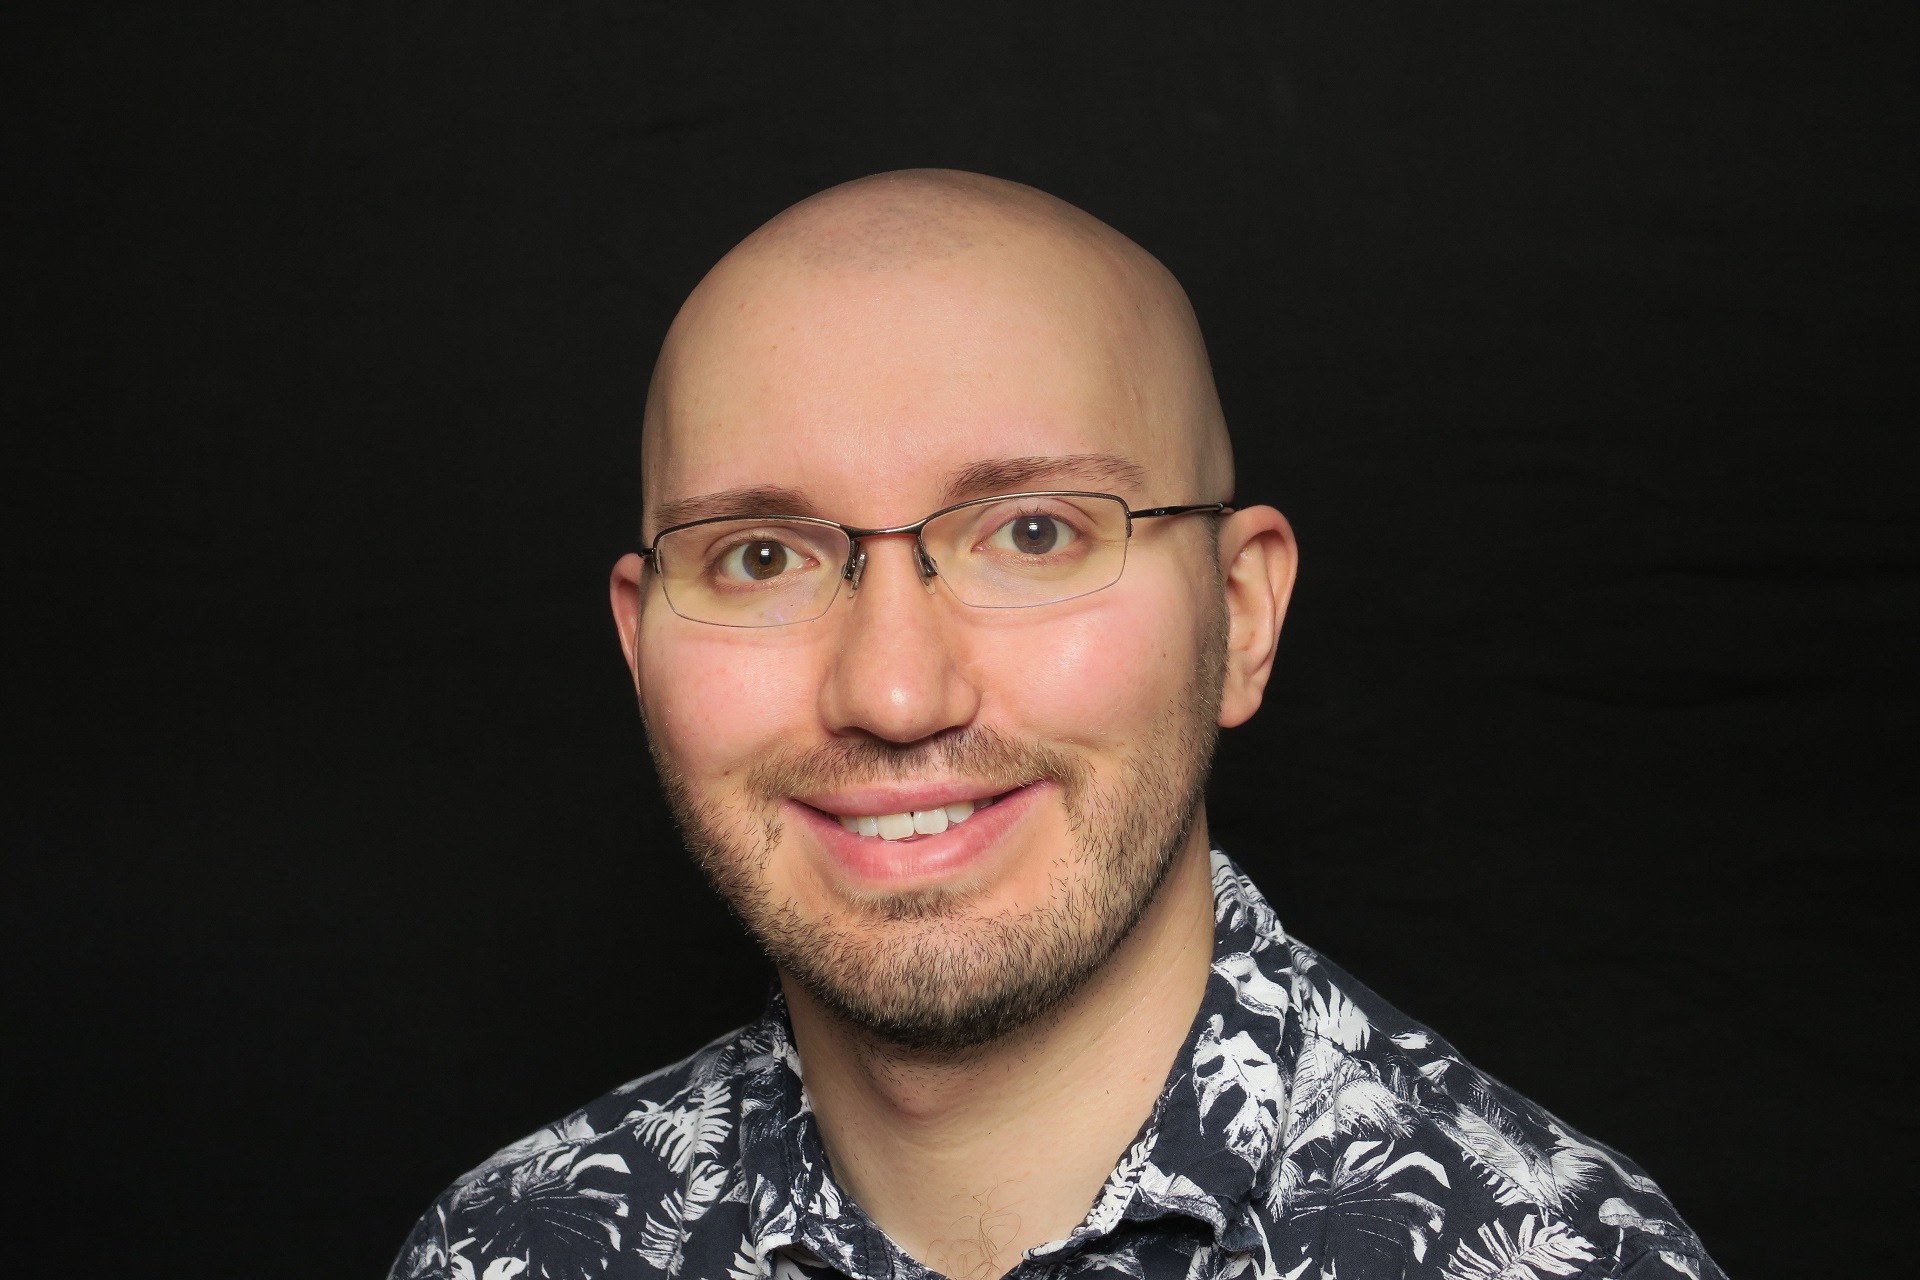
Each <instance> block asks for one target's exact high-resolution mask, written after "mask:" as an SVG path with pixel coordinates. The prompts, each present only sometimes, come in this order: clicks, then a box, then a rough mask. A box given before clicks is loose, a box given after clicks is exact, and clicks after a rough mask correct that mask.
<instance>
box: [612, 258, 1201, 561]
mask: <svg viewBox="0 0 1920 1280" xmlns="http://www.w3.org/2000/svg"><path fill="white" fill-rule="evenodd" d="M1011 257H1012V261H1011V262H1007V261H1004V260H1003V261H1001V262H998V263H996V265H995V269H992V270H981V269H978V266H977V264H974V263H971V262H960V263H953V262H946V263H938V264H932V265H925V266H921V267H919V268H917V269H911V270H897V271H889V272H883V273H856V274H846V275H829V274H822V273H817V272H808V271H804V270H769V271H764V272H761V273H759V274H757V275H751V276H746V277H745V278H742V279H738V280H732V281H723V282H722V287H718V288H715V289H713V290H711V291H707V290H705V289H704V287H703V293H704V294H705V296H703V297H699V298H697V299H696V301H695V302H694V303H690V304H689V307H688V309H687V311H686V312H684V313H683V315H682V317H681V320H680V321H679V322H676V326H675V333H674V335H673V336H672V338H670V340H669V344H668V349H667V351H666V353H665V354H664V355H663V358H662V362H661V370H660V372H659V374H658V375H656V386H655V394H654V396H653V400H652V403H651V404H650V407H649V417H648V423H647V444H646V450H645V452H646V463H647V474H646V478H645V486H646V500H647V505H648V510H649V513H650V515H649V525H650V526H651V527H653V528H659V527H660V526H661V522H660V521H658V520H655V519H654V518H653V516H652V514H651V513H654V512H659V511H661V510H663V509H665V508H673V507H679V508H681V509H685V504H686V503H687V502H688V500H690V499H694V498H697V497H699V496H701V495H707V494H713V493H721V492H726V491H732V490H744V489H753V488H757V487H768V486H778V487H780V488H784V489H789V490H793V491H795V492H797V493H799V494H802V495H805V496H806V497H807V498H808V500H809V502H808V505H809V506H811V507H813V508H814V509H816V510H818V512H819V513H820V514H824V515H829V516H831V517H833V518H835V519H839V520H842V521H845V522H847V523H853V524H871V525H885V524H889V523H900V522H904V521H907V520H912V519H917V518H918V517H919V516H921V515H924V514H925V513H926V512H927V511H928V510H931V509H932V508H933V507H934V506H937V505H939V504H940V502H941V501H943V500H945V499H946V498H948V497H950V496H951V495H952V493H953V491H954V487H955V480H956V477H963V476H965V475H967V474H972V475H973V476H974V477H975V478H976V479H978V478H980V477H982V476H991V475H992V474H993V464H995V463H1007V462H1009V461H1017V462H1021V463H1024V464H1032V463H1033V461H1034V460H1036V459H1047V458H1068V457H1073V458H1078V459H1080V460H1081V463H1082V464H1083V465H1081V466H1080V468H1079V472H1080V473H1082V474H1085V475H1086V476H1087V479H1084V480H1076V479H1075V478H1074V475H1072V474H1067V473H1063V474H1061V475H1060V476H1059V477H1058V479H1057V480H1045V478H1044V477H1043V476H1042V475H1041V469H1036V468H1034V467H1032V466H1031V465H1029V473H1030V474H1032V475H1033V476H1034V477H1035V478H1034V480H1033V483H1035V484H1038V485H1039V486H1040V487H1055V486H1056V485H1057V486H1058V487H1085V486H1086V485H1087V484H1089V483H1091V482H1092V481H1093V480H1099V479H1104V480H1105V481H1106V483H1099V484H1094V485H1093V487H1097V488H1100V489H1102V490H1104V491H1108V492H1119V493H1122V496H1127V497H1139V496H1140V494H1139V493H1137V492H1135V490H1138V489H1139V488H1140V485H1139V484H1138V483H1136V482H1135V480H1134V477H1135V475H1137V474H1143V475H1144V476H1145V477H1146V478H1147V483H1148V484H1149V485H1151V486H1153V487H1154V488H1156V489H1157V488H1161V487H1177V486H1181V485H1184V484H1185V482H1186V476H1185V471H1187V470H1190V469H1191V468H1190V465H1189V466H1184V467H1183V466H1182V465H1181V464H1182V462H1183V459H1182V457H1181V452H1182V451H1181V449H1180V448H1179V447H1178V442H1179V440H1180V438H1181V435H1182V432H1181V429H1180V424H1178V423H1175V422H1173V421H1171V420H1170V416H1171V412H1170V411H1171V410H1172V408H1173V406H1172V404H1171V403H1170V398H1169V397H1167V396H1166V395H1163V394H1161V393H1160V389H1159V388H1156V387H1155V386H1154V368H1153V366H1154V364H1155V362H1154V361H1153V359H1152V358H1151V351H1150V350H1149V349H1148V344H1147V343H1145V342H1143V340H1142V337H1143V335H1141V334H1139V333H1137V332H1135V330H1137V329H1138V327H1139V326H1138V323H1137V319H1138V316H1137V312H1135V311H1132V310H1131V309H1130V308H1129V306H1128V305H1127V300H1126V299H1125V297H1124V294H1123V293H1121V292H1120V291H1118V290H1116V289H1115V288H1114V287H1113V285H1112V283H1111V282H1110V281H1107V280H1103V279H1100V278H1099V276H1098V273H1096V272H1089V271H1088V270H1086V269H1085V268H1084V266H1082V265H1080V264H1075V263H1072V262H1061V261H1048V260H1045V259H1041V260H1039V261H1031V260H1029V261H1025V262H1023V261H1021V260H1020V259H1019V256H1018V255H1011ZM1031 257H1032V255H1028V258H1029V259H1031ZM1088 459H1094V461H1093V463H1092V464H1090V465H1088V464H1087V460H1088ZM1100 459H1106V460H1109V461H1110V462H1112V463H1114V464H1117V465H1105V464H1103V463H1102V462H1100V461H1099V460H1100ZM1003 470H1004V468H1003ZM1016 470H1017V469H1016ZM1015 474H1016V472H1015V471H1008V472H1006V476H1007V478H1008V479H1009V480H1011V479H1013V478H1014V477H1015ZM1043 480H1044V481H1045V482H1043Z"/></svg>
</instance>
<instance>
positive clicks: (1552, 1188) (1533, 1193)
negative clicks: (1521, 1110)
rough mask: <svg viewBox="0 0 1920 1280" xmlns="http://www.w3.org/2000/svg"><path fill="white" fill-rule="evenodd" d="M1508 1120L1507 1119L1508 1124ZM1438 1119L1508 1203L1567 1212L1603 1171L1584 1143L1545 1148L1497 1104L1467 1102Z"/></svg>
mask: <svg viewBox="0 0 1920 1280" xmlns="http://www.w3.org/2000/svg"><path fill="white" fill-rule="evenodd" d="M1502 1121H1505V1123H1502ZM1434 1123H1435V1124H1437V1125H1438V1126H1439V1127H1440V1129H1441V1130H1442V1131H1443V1132H1445V1133H1446V1134H1447V1135H1448V1136H1449V1137H1451V1138H1452V1139H1453V1140H1454V1141H1455V1142H1456V1143H1458V1144H1459V1145H1460V1148H1461V1150H1463V1151H1464V1152H1466V1154H1467V1157H1468V1159H1469V1160H1470V1161H1471V1162H1472V1163H1473V1165H1474V1166H1475V1168H1476V1169H1477V1170H1478V1171H1479V1172H1480V1174H1481V1180H1482V1181H1484V1182H1485V1183H1486V1184H1487V1186H1488V1188H1489V1189H1490V1190H1491V1191H1492V1192H1493V1198H1494V1202H1495V1203H1496V1204H1499V1205H1501V1206H1503V1207H1507V1208H1512V1207H1514V1206H1518V1205H1528V1204H1531V1205H1539V1206H1540V1207H1541V1208H1544V1209H1551V1210H1553V1211H1554V1212H1556V1213H1565V1212H1567V1211H1568V1210H1569V1209H1570V1208H1571V1206H1572V1204H1573V1202H1574V1200H1575V1199H1576V1198H1577V1197H1578V1196H1579V1195H1580V1193H1581V1192H1583V1191H1585V1190H1586V1189H1587V1188H1588V1187H1589V1186H1591V1185H1592V1184H1593V1182H1594V1180H1595V1179H1596V1178H1597V1177H1598V1176H1599V1165H1598V1163H1597V1162H1596V1161H1594V1160H1593V1159H1591V1158H1590V1157H1589V1155H1588V1154H1587V1152H1588V1151H1589V1150H1591V1148H1586V1149H1583V1147H1582V1144H1578V1143H1574V1144H1568V1145H1566V1146H1561V1145H1558V1144H1556V1145H1555V1146H1553V1147H1552V1148H1543V1147H1541V1146H1539V1145H1538V1144H1537V1143H1534V1142H1532V1141H1529V1140H1528V1139H1527V1138H1526V1137H1525V1135H1524V1134H1523V1133H1520V1132H1516V1128H1517V1126H1516V1125H1515V1124H1514V1122H1513V1121H1512V1119H1511V1117H1510V1116H1508V1114H1507V1113H1506V1111H1505V1109H1504V1108H1501V1107H1500V1106H1499V1105H1498V1104H1497V1103H1493V1104H1492V1105H1483V1106H1482V1107H1480V1108H1476V1107H1474V1106H1472V1105H1463V1106H1461V1107H1460V1108H1459V1109H1458V1110H1457V1111H1456V1112H1454V1113H1453V1114H1452V1115H1447V1114H1444V1113H1441V1114H1436V1115H1435V1116H1434Z"/></svg>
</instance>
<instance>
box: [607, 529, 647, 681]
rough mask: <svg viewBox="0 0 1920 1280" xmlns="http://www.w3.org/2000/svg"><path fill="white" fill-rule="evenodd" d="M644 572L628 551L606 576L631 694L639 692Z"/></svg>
mask: <svg viewBox="0 0 1920 1280" xmlns="http://www.w3.org/2000/svg"><path fill="white" fill-rule="evenodd" d="M646 571H647V570H646V561H644V560H642V559H641V558H640V557H639V556H638V555H635V554H634V553H633V552H628V553H627V554H626V555H624V556H621V557H620V559H619V560H618V561H616V562H615V564H614V566H613V573H612V574H611V575H609V577H608V579H607V596H608V599H609V601H610V602H611V604H612V605H613V627H614V630H615V631H616V632H617V633H618V634H619V636H620V651H621V652H622V653H623V654H625V655H626V659H627V674H628V675H630V676H632V677H633V690H634V692H635V693H638V692H640V593H641V591H643V590H644V589H645V585H646Z"/></svg>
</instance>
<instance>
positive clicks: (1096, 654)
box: [978, 593, 1194, 749]
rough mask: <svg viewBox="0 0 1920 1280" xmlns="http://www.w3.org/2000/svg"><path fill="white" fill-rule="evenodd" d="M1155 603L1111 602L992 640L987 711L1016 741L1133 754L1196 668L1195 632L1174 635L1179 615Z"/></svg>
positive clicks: (982, 674)
mask: <svg viewBox="0 0 1920 1280" xmlns="http://www.w3.org/2000/svg"><path fill="white" fill-rule="evenodd" d="M1153 600H1154V597H1153V596H1151V595H1149V594H1147V593H1139V594H1134V593H1129V594H1127V595H1116V596H1110V597H1108V598H1107V599H1104V600H1099V601H1098V603H1097V604H1094V603H1092V602H1091V601H1090V603H1089V606H1088V607H1085V608H1082V609H1080V610H1079V611H1077V612H1076V613H1074V614H1072V615H1070V616H1068V617H1060V618H1051V619H1044V620H1043V619H1036V620H1035V621H1036V622H1037V623H1040V625H1036V626H1034V627H1033V628H1031V629H1030V630H1029V629H1026V628H1022V629H1020V630H1019V631H1017V632H1008V633H1001V634H997V635H994V636H992V637H990V638H988V639H987V640H986V643H985V644H984V645H983V647H982V648H981V649H980V650H979V651H978V654H979V657H978V662H979V677H978V680H979V684H980V686H981V688H982V692H983V693H985V694H986V695H987V696H986V697H985V698H984V699H983V702H984V703H985V705H986V707H987V708H993V707H995V706H996V705H997V707H998V709H999V711H1000V712H1001V714H1003V715H1004V717H1005V720H1006V722H1007V723H1006V727H1008V728H1009V729H1011V730H1014V731H1015V732H1024V733H1027V734H1034V735H1038V736H1040V737H1044V738H1047V739H1051V740H1053V741H1058V742H1068V743H1075V744H1079V745H1082V746H1087V747H1097V748H1108V749H1115V748H1118V749H1124V748H1125V747H1127V746H1128V744H1129V743H1130V742H1132V741H1135V740H1136V739H1137V738H1138V737H1139V736H1140V735H1142V734H1143V733H1144V732H1145V731H1146V729H1147V728H1148V727H1149V726H1151V725H1152V724H1154V723H1155V722H1157V721H1158V720H1160V719H1161V718H1162V717H1164V716H1165V714H1166V711H1167V708H1168V705H1169V703H1170V702H1171V701H1172V700H1173V699H1174V698H1177V697H1178V696H1179V695H1180V694H1181V692H1182V691H1183V690H1184V689H1185V687H1186V685H1187V683H1188V680H1189V673H1190V671H1191V669H1192V665H1193V660H1194V659H1193V641H1192V637H1191V635H1190V633H1189V631H1188V630H1186V629H1183V628H1180V627H1176V626H1172V625H1169V624H1170V623H1171V622H1172V621H1173V620H1174V619H1177V618H1178V617H1179V614H1178V612H1177V611H1175V612H1172V613H1171V614H1170V613H1169V610H1168V609H1167V601H1166V599H1165V598H1164V597H1161V598H1159V600H1158V605H1157V607H1154V606H1153V604H1152V602H1153ZM987 714H988V715H989V716H992V714H993V713H992V711H991V710H989V711H988V713H987Z"/></svg>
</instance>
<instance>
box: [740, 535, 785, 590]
mask: <svg viewBox="0 0 1920 1280" xmlns="http://www.w3.org/2000/svg"><path fill="white" fill-rule="evenodd" d="M790 558H791V557H789V556H788V554H787V549H786V548H785V547H783V546H781V545H780V544H779V543H777V542H749V543H748V544H747V545H746V546H745V547H743V548H741V555H740V567H741V568H743V569H745V570H746V571H747V576H748V577H749V578H754V579H757V580H760V581H765V580H766V579H768V578H776V577H779V576H780V573H781V571H782V570H784V569H785V568H786V567H787V561H788V560H789V559H790Z"/></svg>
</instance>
